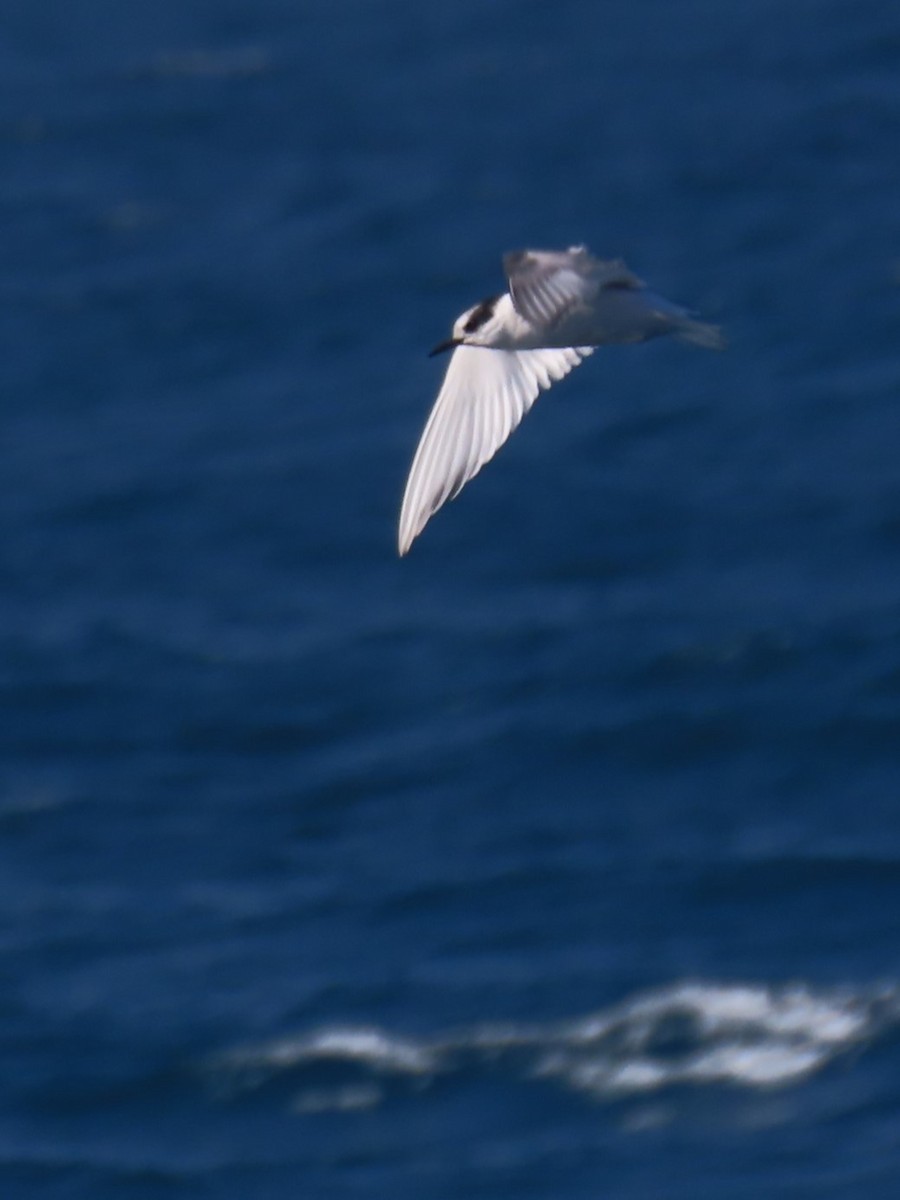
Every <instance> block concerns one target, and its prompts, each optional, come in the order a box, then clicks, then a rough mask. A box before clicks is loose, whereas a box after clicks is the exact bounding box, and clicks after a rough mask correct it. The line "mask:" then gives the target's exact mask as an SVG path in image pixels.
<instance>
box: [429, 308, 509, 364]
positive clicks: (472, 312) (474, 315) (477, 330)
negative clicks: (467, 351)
mask: <svg viewBox="0 0 900 1200" xmlns="http://www.w3.org/2000/svg"><path fill="white" fill-rule="evenodd" d="M499 299H500V297H499V296H488V298H487V300H482V301H480V303H478V304H474V305H473V306H472V307H471V308H467V309H466V311H465V312H464V313H463V314H462V315H461V316H459V317H457V318H456V320H455V321H454V323H453V334H452V336H451V337H449V338H447V340H446V341H445V342H439V343H438V345H437V346H435V347H434V349H433V350H430V351H429V355H430V356H434V355H435V354H442V353H443V352H444V351H445V350H452V349H453V348H454V347H456V346H489V345H490V344H491V342H490V341H489V340H488V339H487V338H486V337H485V336H484V329H485V326H486V325H487V324H488V323H489V322H490V319H491V317H492V316H493V315H494V309H495V308H496V307H497V301H498V300H499Z"/></svg>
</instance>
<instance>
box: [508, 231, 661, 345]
mask: <svg viewBox="0 0 900 1200" xmlns="http://www.w3.org/2000/svg"><path fill="white" fill-rule="evenodd" d="M503 269H504V271H505V272H506V277H507V279H508V280H509V291H510V295H511V296H512V299H513V304H514V305H515V308H516V311H517V312H518V313H519V314H520V315H521V316H523V317H524V318H525V320H526V321H528V322H529V323H530V324H531V325H535V326H537V327H538V328H545V329H546V328H548V327H552V326H554V325H557V324H559V322H560V321H562V320H563V318H564V317H567V316H568V315H569V314H570V313H572V312H574V311H575V310H576V309H579V308H588V307H590V305H591V304H592V303H593V301H594V299H595V298H596V296H597V293H598V292H599V291H600V289H601V288H605V287H611V288H625V289H632V288H640V287H642V286H643V285H642V284H641V281H640V280H639V279H638V278H637V276H636V275H633V274H632V273H631V271H629V269H628V268H627V267H626V266H625V264H624V263H623V262H622V260H621V259H618V258H616V259H609V260H603V259H600V258H594V256H593V255H592V254H591V253H590V252H589V251H588V250H587V249H586V248H585V247H584V246H572V247H570V248H569V249H568V250H515V251H513V252H512V253H510V254H505V255H504V256H503Z"/></svg>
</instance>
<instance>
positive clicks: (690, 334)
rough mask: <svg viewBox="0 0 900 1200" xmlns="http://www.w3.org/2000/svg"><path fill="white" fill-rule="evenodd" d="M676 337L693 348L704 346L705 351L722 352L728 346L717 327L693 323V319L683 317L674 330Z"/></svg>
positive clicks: (704, 323) (698, 322)
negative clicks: (689, 343) (690, 344)
mask: <svg viewBox="0 0 900 1200" xmlns="http://www.w3.org/2000/svg"><path fill="white" fill-rule="evenodd" d="M675 333H676V334H677V336H678V337H680V338H681V339H682V341H685V342H692V343H693V344H694V345H695V346H705V347H706V349H707V350H724V349H725V347H726V346H727V345H728V342H727V340H726V338H725V335H724V333H723V332H722V330H721V329H720V328H719V326H718V325H710V324H708V323H707V322H706V321H695V320H694V318H693V317H685V319H684V320H683V321H682V322H680V323H679V325H678V328H677V329H676V330H675Z"/></svg>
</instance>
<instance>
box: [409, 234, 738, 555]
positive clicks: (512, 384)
mask: <svg viewBox="0 0 900 1200" xmlns="http://www.w3.org/2000/svg"><path fill="white" fill-rule="evenodd" d="M503 270H504V272H505V274H506V278H507V282H508V283H509V290H508V291H507V292H504V293H503V294H502V295H499V296H489V297H488V298H487V299H486V300H482V301H481V303H480V304H476V305H474V306H473V307H472V308H469V309H467V310H466V311H465V312H464V313H463V314H462V316H460V317H458V318H457V320H456V322H455V324H454V326H453V332H452V335H451V337H450V338H448V339H447V340H446V341H444V342H441V343H440V345H438V346H435V347H434V349H433V350H432V351H431V352H430V353H431V354H432V355H434V354H440V353H441V352H442V351H445V350H452V351H453V354H452V355H451V358H450V363H449V365H448V367H447V373H446V375H445V376H444V382H443V385H442V387H441V390H440V392H439V393H438V397H437V400H436V401H435V403H434V407H433V408H432V410H431V415H430V416H429V418H428V421H427V422H426V425H425V429H424V431H423V433H422V437H421V438H420V440H419V445H418V448H417V449H416V453H415V456H414V458H413V462H412V466H411V468H410V471H409V477H408V479H407V481H406V490H405V492H404V495H403V504H402V506H401V509H400V526H399V532H398V538H397V545H398V549H399V551H400V554H401V556H402V555H404V554H406V553H407V551H408V550H409V548H410V546H411V545H412V543H413V541H414V540H415V539H416V538H417V537H418V536H419V534H420V533H421V532H422V530H423V529H424V528H425V526H426V524H427V523H428V521H429V520H430V519H431V517H433V516H434V514H435V513H436V512H437V511H438V509H439V508H440V507H441V506H442V505H443V504H445V503H446V502H447V501H448V500H452V499H453V498H454V497H455V496H457V495H458V494H459V492H460V491H461V490H462V488H463V486H464V485H465V484H466V483H468V481H469V480H470V479H472V478H473V476H475V475H477V474H478V472H479V471H480V470H481V468H482V467H483V466H484V464H485V463H486V462H489V461H490V459H492V458H493V457H494V455H495V454H496V453H497V451H498V450H499V449H500V447H501V446H502V445H503V443H504V442H505V441H506V440H507V438H508V437H509V435H510V434H511V433H512V431H513V430H514V429H515V428H516V426H517V425H518V424H519V422H520V421H521V420H522V417H523V416H524V415H525V413H527V412H528V410H529V409H530V408H531V406H532V404H534V401H535V399H536V398H537V396H538V394H539V393H540V392H541V391H542V390H544V389H546V388H549V387H550V386H551V385H552V384H554V383H556V382H557V380H560V379H562V378H563V377H564V376H565V375H568V374H569V372H570V371H571V370H572V369H573V367H577V366H578V364H579V363H580V362H581V361H582V360H583V359H585V358H587V356H588V355H589V354H593V352H594V348H595V347H596V346H606V345H614V344H622V343H628V342H646V341H648V340H649V339H650V338H654V337H659V336H660V335H662V334H668V333H673V334H675V335H676V336H677V337H680V338H682V339H684V340H685V341H688V342H693V343H694V344H695V345H698V346H706V347H709V348H710V349H721V348H722V347H723V346H724V344H725V343H724V339H723V337H722V334H721V332H720V330H719V329H718V327H717V326H715V325H708V324H706V322H704V321H698V320H696V319H695V318H694V317H693V316H692V315H691V313H690V312H688V310H687V309H685V308H682V307H681V306H680V305H678V304H673V303H672V302H671V301H670V300H666V299H665V298H664V297H663V296H660V295H658V294H657V293H656V292H653V291H651V290H650V289H649V288H647V286H646V285H645V284H644V283H643V282H642V280H640V279H638V277H637V276H636V275H634V274H633V273H632V272H631V271H630V270H629V269H628V267H627V266H626V265H625V263H624V262H623V261H622V260H621V259H606V260H604V259H600V258H595V257H594V256H593V255H592V254H591V253H590V252H589V251H588V249H587V248H586V247H585V246H570V247H569V249H568V250H517V251H514V252H512V253H510V254H506V255H504V258H503Z"/></svg>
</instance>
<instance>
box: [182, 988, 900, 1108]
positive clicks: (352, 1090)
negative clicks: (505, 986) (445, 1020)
mask: <svg viewBox="0 0 900 1200" xmlns="http://www.w3.org/2000/svg"><path fill="white" fill-rule="evenodd" d="M898 1023H900V990H898V989H897V988H896V987H893V986H890V987H879V988H876V987H872V988H868V989H865V988H821V989H816V988H812V987H808V986H805V985H802V984H792V985H782V986H770V985H754V984H722V983H702V982H692V983H677V984H672V985H668V986H664V987H660V988H657V989H655V990H652V991H648V992H642V993H638V994H637V995H635V996H633V997H631V998H628V999H625V1000H623V1001H621V1002H620V1003H618V1004H615V1005H612V1006H610V1007H609V1008H606V1009H601V1010H600V1011H598V1012H596V1013H593V1014H590V1015H588V1016H583V1017H579V1018H575V1019H572V1020H567V1021H560V1022H553V1023H547V1024H534V1025H529V1024H519V1023H515V1022H510V1023H504V1024H494V1023H485V1024H480V1025H473V1026H470V1027H467V1028H463V1029H460V1030H457V1031H454V1032H449V1033H445V1034H439V1035H437V1036H434V1037H425V1038H410V1037H403V1036H399V1035H397V1034H394V1033H391V1032H389V1031H387V1030H385V1029H380V1028H378V1027H376V1026H355V1025H332V1026H325V1027H320V1028H318V1029H313V1030H310V1031H308V1032H305V1033H300V1034H298V1035H296V1036H293V1037H285V1038H280V1039H278V1040H277V1041H273V1042H268V1043H263V1044H261V1045H257V1046H246V1047H242V1048H239V1049H235V1050H232V1051H229V1052H227V1053H225V1054H220V1055H217V1056H216V1057H215V1058H214V1059H212V1060H210V1061H209V1062H208V1063H207V1064H206V1066H207V1069H208V1071H209V1073H210V1075H211V1077H212V1078H213V1080H214V1083H215V1086H216V1089H217V1090H218V1091H220V1092H225V1093H227V1094H229V1095H232V1096H233V1095H236V1094H239V1093H241V1092H244V1091H247V1090H255V1089H259V1088H262V1087H265V1086H267V1085H271V1084H273V1083H279V1084H280V1085H281V1086H287V1087H288V1088H289V1089H290V1094H291V1106H292V1107H293V1108H294V1109H295V1110H297V1111H300V1112H314V1111H318V1112H322V1111H342V1110H348V1109H358V1108H371V1107H374V1106H376V1105H378V1104H379V1103H381V1102H382V1101H383V1100H384V1099H385V1097H386V1095H387V1093H388V1092H389V1091H391V1090H393V1089H395V1088H396V1087H400V1086H404V1085H405V1086H409V1085H414V1086H416V1087H420V1086H424V1085H427V1084H428V1083H430V1082H433V1081H435V1080H436V1079H438V1078H439V1077H448V1076H452V1075H453V1074H459V1073H462V1072H463V1071H465V1072H470V1071H472V1070H473V1069H476V1070H479V1069H480V1070H483V1071H487V1070H491V1071H498V1070H500V1071H504V1072H506V1073H508V1074H511V1075H513V1076H515V1077H517V1078H520V1079H549V1080H552V1081H555V1082H556V1083H557V1084H559V1085H560V1086H562V1087H565V1088H567V1089H569V1090H571V1091H574V1092H577V1093H580V1094H582V1095H584V1096H586V1097H588V1098H590V1099H591V1100H594V1101H600V1102H603V1101H612V1100H616V1099H623V1098H628V1097H633V1096H639V1095H643V1096H646V1095H648V1094H651V1093H657V1092H661V1091H663V1090H665V1089H670V1088H674V1087H678V1086H693V1087H700V1086H704V1085H707V1086H708V1085H727V1086H731V1087H735V1088H745V1089H775V1088H785V1087H789V1086H790V1085H793V1084H797V1083H800V1082H802V1081H803V1080H805V1079H807V1078H808V1077H809V1076H811V1075H812V1074H814V1073H815V1072H817V1071H821V1070H822V1069H823V1068H825V1067H826V1066H828V1065H829V1064H830V1063H832V1062H834V1061H835V1060H836V1059H838V1058H839V1057H841V1056H842V1055H846V1054H847V1053H848V1052H849V1051H850V1050H858V1049H859V1048H861V1047H864V1046H866V1045H868V1044H870V1043H872V1042H873V1041H874V1040H875V1039H876V1038H878V1037H880V1036H882V1035H883V1034H884V1032H885V1031H886V1030H891V1029H894V1028H896V1026H897V1025H898Z"/></svg>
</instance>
